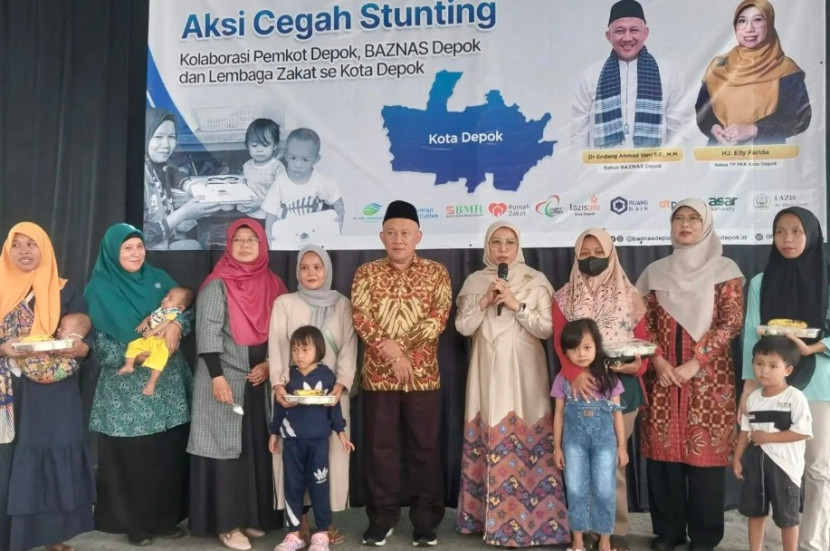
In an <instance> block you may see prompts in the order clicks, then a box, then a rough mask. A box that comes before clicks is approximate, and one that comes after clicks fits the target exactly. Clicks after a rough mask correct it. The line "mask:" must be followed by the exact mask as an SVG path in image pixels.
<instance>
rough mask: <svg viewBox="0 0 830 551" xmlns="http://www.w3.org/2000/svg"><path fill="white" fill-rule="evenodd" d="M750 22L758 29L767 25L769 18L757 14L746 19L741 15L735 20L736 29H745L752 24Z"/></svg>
mask: <svg viewBox="0 0 830 551" xmlns="http://www.w3.org/2000/svg"><path fill="white" fill-rule="evenodd" d="M750 24H751V25H752V28H754V29H758V28H761V27H766V26H767V20H766V19H764V18H763V17H761V16H760V15H759V16H756V17H753V18H752V19H745V18H743V17H739V18H738V20H737V21H735V28H736V29H745V28H747V27H748V26H750Z"/></svg>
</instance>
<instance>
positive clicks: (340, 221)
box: [334, 214, 344, 233]
mask: <svg viewBox="0 0 830 551" xmlns="http://www.w3.org/2000/svg"><path fill="white" fill-rule="evenodd" d="M343 218H344V216H343V215H342V214H338V215H337V216H335V217H334V221H335V222H336V223H337V226H338V227H339V228H340V233H343Z"/></svg>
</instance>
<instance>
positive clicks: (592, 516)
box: [562, 381, 622, 534]
mask: <svg viewBox="0 0 830 551" xmlns="http://www.w3.org/2000/svg"><path fill="white" fill-rule="evenodd" d="M563 390H564V392H565V396H567V399H566V402H565V418H564V420H563V432H562V451H563V452H564V454H565V489H566V491H567V496H568V520H569V522H570V525H571V530H573V531H574V532H596V533H598V534H611V533H612V532H613V531H614V515H615V514H616V491H617V435H616V433H615V432H614V412H615V411H621V410H622V406H619V405H617V404H614V403H613V402H611V401H610V400H608V399H605V398H600V399H598V400H591V401H590V402H586V401H584V400H581V399H574V397H573V390H572V388H571V385H570V383H568V382H567V381H565V382H564V385H563Z"/></svg>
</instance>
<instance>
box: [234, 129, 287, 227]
mask: <svg viewBox="0 0 830 551" xmlns="http://www.w3.org/2000/svg"><path fill="white" fill-rule="evenodd" d="M279 145H280V126H279V125H278V124H277V123H276V122H274V121H272V120H271V119H255V120H254V121H253V122H251V124H249V125H248V130H247V131H246V132H245V147H247V148H248V154H249V155H250V156H251V158H250V159H249V160H248V161H246V162H245V164H244V165H242V175H243V176H245V185H247V186H248V187H249V188H250V189H251V191H253V192H254V195H256V199H253V200H251V201H248V202H246V203H241V204H239V205H237V206H236V208H237V210H239V211H241V212H245V213H247V214H248V215H249V216H251V217H253V218H260V219H261V218H265V211H263V210H262V209H261V208H260V206H261V205H262V202H263V201H264V200H265V197H266V196H267V195H268V192H269V191H270V190H271V187H272V186H273V185H274V181H275V180H276V179H277V176H279V175H280V174H282V173H284V172H285V167H284V166H283V164H282V163H281V162H280V161H279V160H278V159H277V150H278V148H279Z"/></svg>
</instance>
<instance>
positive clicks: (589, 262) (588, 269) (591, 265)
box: [576, 256, 608, 277]
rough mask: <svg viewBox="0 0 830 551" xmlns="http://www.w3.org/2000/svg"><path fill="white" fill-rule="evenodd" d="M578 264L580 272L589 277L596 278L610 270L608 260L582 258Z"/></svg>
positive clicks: (593, 257) (592, 257) (590, 257)
mask: <svg viewBox="0 0 830 551" xmlns="http://www.w3.org/2000/svg"><path fill="white" fill-rule="evenodd" d="M576 263H577V266H579V271H580V272H582V273H583V274H585V275H586V276H588V277H596V276H598V275H599V274H601V273H602V272H604V271H605V270H607V269H608V259H607V258H597V257H595V256H589V257H588V258H580V259H579V260H577V261H576Z"/></svg>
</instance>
